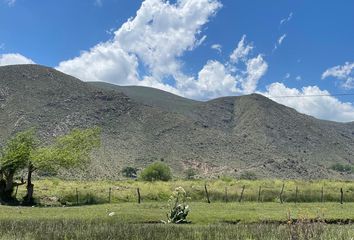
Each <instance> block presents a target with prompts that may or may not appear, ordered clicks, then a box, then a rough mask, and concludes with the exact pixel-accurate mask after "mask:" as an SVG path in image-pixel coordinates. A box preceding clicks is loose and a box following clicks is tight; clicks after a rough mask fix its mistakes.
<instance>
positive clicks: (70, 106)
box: [0, 65, 354, 178]
mask: <svg viewBox="0 0 354 240" xmlns="http://www.w3.org/2000/svg"><path fill="white" fill-rule="evenodd" d="M0 126H1V128H0V144H4V142H5V141H6V139H7V138H8V137H10V136H11V135H12V134H14V133H15V132H17V131H20V130H22V129H26V128H28V127H33V126H34V127H36V128H37V129H38V130H39V131H40V137H41V138H42V139H44V140H45V141H50V140H51V139H52V138H53V136H56V135H60V134H63V133H66V132H67V131H69V130H70V129H72V128H76V127H80V128H84V127H90V126H100V127H101V128H102V130H103V139H102V140H103V144H102V147H101V149H99V151H97V152H96V153H95V154H94V157H93V162H92V166H91V167H90V168H87V170H86V171H85V172H80V173H77V172H71V173H70V172H65V173H62V174H63V175H65V176H68V177H69V176H70V177H73V178H79V177H81V176H84V175H85V176H90V177H93V178H118V177H119V175H120V170H121V168H122V167H124V166H128V165H129V166H137V167H140V168H142V167H144V166H146V165H147V164H149V163H151V162H153V161H164V162H166V163H167V164H169V165H170V166H171V167H172V168H173V169H174V172H175V174H182V173H183V171H184V170H185V169H187V168H194V169H196V170H197V172H198V173H199V174H200V175H203V176H218V175H222V174H225V175H232V176H234V175H235V176H237V175H240V174H242V173H243V172H253V173H256V174H257V175H258V176H259V177H277V178H336V177H345V178H351V177H353V176H350V175H342V174H339V173H338V172H335V171H333V170H330V169H329V167H330V166H331V165H332V164H333V163H342V164H351V163H352V161H353V160H354V158H353V154H354V124H353V123H348V124H343V123H335V122H329V121H322V120H318V119H315V118H313V117H309V116H306V115H303V114H300V113H298V112H296V111H295V110H293V109H291V108H288V107H285V106H283V105H279V104H277V103H275V102H273V101H271V100H269V99H267V98H265V97H263V96H260V95H256V94H252V95H248V96H242V97H225V98H219V99H215V100H212V101H208V102H198V101H193V100H189V99H185V98H182V97H178V96H175V95H173V94H170V93H167V92H163V91H160V90H156V89H152V88H145V87H119V86H115V85H111V84H106V83H84V82H82V81H80V80H78V79H76V78H73V77H71V76H68V75H65V74H63V73H60V72H58V71H56V70H53V69H51V68H46V67H42V66H38V65H17V66H6V67H0Z"/></svg>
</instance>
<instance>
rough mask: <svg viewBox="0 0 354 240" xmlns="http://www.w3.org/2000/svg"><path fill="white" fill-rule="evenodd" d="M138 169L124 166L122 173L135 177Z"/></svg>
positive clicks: (125, 175)
mask: <svg viewBox="0 0 354 240" xmlns="http://www.w3.org/2000/svg"><path fill="white" fill-rule="evenodd" d="M137 172H138V169H137V168H135V167H125V168H123V170H122V174H123V176H124V177H127V178H135V177H136V176H137Z"/></svg>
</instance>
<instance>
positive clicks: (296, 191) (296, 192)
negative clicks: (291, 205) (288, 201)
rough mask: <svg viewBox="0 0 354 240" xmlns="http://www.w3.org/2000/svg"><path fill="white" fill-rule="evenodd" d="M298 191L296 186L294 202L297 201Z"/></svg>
mask: <svg viewBox="0 0 354 240" xmlns="http://www.w3.org/2000/svg"><path fill="white" fill-rule="evenodd" d="M298 193H299V189H298V187H297V186H296V189H295V203H297V194H298Z"/></svg>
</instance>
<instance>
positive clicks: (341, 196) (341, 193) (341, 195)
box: [340, 188, 344, 204]
mask: <svg viewBox="0 0 354 240" xmlns="http://www.w3.org/2000/svg"><path fill="white" fill-rule="evenodd" d="M343 195H344V194H343V188H340V204H343V198H344V196H343Z"/></svg>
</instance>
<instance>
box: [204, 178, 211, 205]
mask: <svg viewBox="0 0 354 240" xmlns="http://www.w3.org/2000/svg"><path fill="white" fill-rule="evenodd" d="M204 190H205V195H206V197H207V201H208V203H210V199H209V193H208V189H207V185H206V183H205V184H204Z"/></svg>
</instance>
